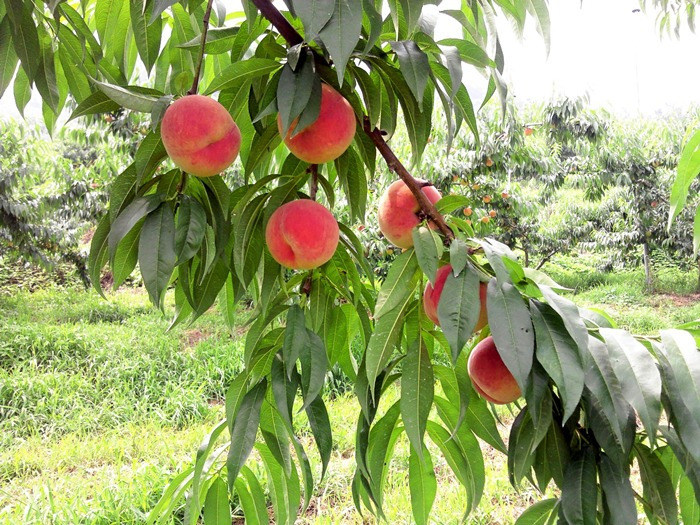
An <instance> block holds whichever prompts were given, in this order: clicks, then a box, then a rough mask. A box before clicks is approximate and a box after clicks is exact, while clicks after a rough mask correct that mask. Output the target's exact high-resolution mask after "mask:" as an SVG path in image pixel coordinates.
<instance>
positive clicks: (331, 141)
mask: <svg viewBox="0 0 700 525" xmlns="http://www.w3.org/2000/svg"><path fill="white" fill-rule="evenodd" d="M297 120H298V119H297ZM297 120H295V121H294V122H292V125H291V127H290V128H289V129H288V130H287V133H286V134H285V133H284V130H283V129H282V118H281V117H280V116H279V115H278V116H277V129H278V130H279V132H280V135H281V136H282V137H283V138H284V143H285V144H286V145H287V147H288V148H289V151H291V152H292V153H293V154H294V156H295V157H297V158H298V159H301V160H303V161H304V162H308V163H309V164H323V163H324V162H330V161H332V160H335V159H337V158H338V157H340V156H341V155H342V154H343V153H345V150H346V149H348V147H349V146H350V143H351V142H352V139H353V138H354V137H355V125H356V124H355V112H354V111H353V109H352V106H351V105H350V103H349V102H348V101H347V100H345V99H344V98H343V96H342V95H341V94H340V93H338V92H337V91H336V90H335V89H333V88H332V87H331V86H329V85H328V84H322V85H321V109H320V111H319V115H318V118H317V119H316V121H315V122H314V123H313V124H311V125H309V126H308V127H306V128H305V129H304V130H302V131H300V132H299V133H297V134H296V135H294V128H295V127H296V123H297Z"/></svg>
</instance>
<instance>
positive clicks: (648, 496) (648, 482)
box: [634, 443, 678, 525]
mask: <svg viewBox="0 0 700 525" xmlns="http://www.w3.org/2000/svg"><path fill="white" fill-rule="evenodd" d="M634 451H635V455H636V456H637V462H638V464H639V474H640V477H641V478H642V487H643V497H644V502H643V506H644V510H645V512H646V513H647V516H648V517H649V518H650V519H653V518H654V517H656V516H658V517H659V518H662V519H663V520H664V522H665V523H667V524H668V525H676V523H678V504H677V502H676V494H675V490H674V488H673V483H671V478H670V476H669V475H668V471H667V470H666V468H665V467H664V464H663V463H662V462H661V460H660V459H659V457H658V456H657V454H656V453H655V452H652V451H651V450H649V447H647V446H645V445H642V444H641V443H636V444H635V445H634Z"/></svg>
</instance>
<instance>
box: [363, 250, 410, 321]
mask: <svg viewBox="0 0 700 525" xmlns="http://www.w3.org/2000/svg"><path fill="white" fill-rule="evenodd" d="M417 272H418V259H417V258H416V254H415V252H414V251H413V250H408V251H406V252H404V253H402V254H401V255H399V256H398V257H397V258H396V259H395V260H394V261H393V262H392V263H391V266H390V267H389V272H388V273H387V276H386V279H385V280H384V283H383V284H382V287H381V288H380V290H379V294H378V295H377V303H376V305H375V307H374V317H375V318H376V319H381V317H382V316H383V315H384V314H386V313H388V312H390V311H392V310H394V309H395V308H396V307H397V306H399V305H400V304H402V303H404V302H405V301H406V299H407V298H408V297H409V296H410V294H412V293H413V292H414V291H415V288H416V286H415V276H416V273H417Z"/></svg>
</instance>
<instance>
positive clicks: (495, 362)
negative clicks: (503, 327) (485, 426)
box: [467, 336, 522, 405]
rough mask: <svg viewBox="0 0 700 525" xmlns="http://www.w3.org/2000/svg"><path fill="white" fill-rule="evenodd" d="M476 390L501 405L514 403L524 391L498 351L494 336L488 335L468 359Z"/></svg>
mask: <svg viewBox="0 0 700 525" xmlns="http://www.w3.org/2000/svg"><path fill="white" fill-rule="evenodd" d="M467 370H468V372H469V377H470V378H471V380H472V385H474V390H476V391H477V393H478V394H480V395H481V397H483V398H484V399H486V400H487V401H491V403H496V404H499V405H505V404H506V403H512V402H513V401H515V400H516V399H518V398H519V397H520V396H521V395H522V393H521V392H520V387H519V386H518V383H516V381H515V378H514V377H513V374H511V373H510V371H509V370H508V368H507V367H506V365H505V364H504V363H503V359H501V356H500V355H499V353H498V349H497V348H496V344H495V343H494V342H493V337H490V336H489V337H487V338H486V339H484V340H483V341H481V342H480V343H479V344H478V345H476V346H475V347H474V349H473V350H472V352H471V354H469V360H468V361H467Z"/></svg>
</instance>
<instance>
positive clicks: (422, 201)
mask: <svg viewBox="0 0 700 525" xmlns="http://www.w3.org/2000/svg"><path fill="white" fill-rule="evenodd" d="M252 2H253V4H254V5H255V6H256V7H257V8H258V10H259V11H260V13H261V14H262V15H263V16H264V17H265V18H267V19H268V20H269V21H270V23H271V24H272V25H273V26H274V27H275V28H276V29H277V30H278V31H279V32H280V35H282V36H283V37H284V39H285V40H286V41H287V43H288V44H289V45H292V46H294V45H297V44H299V43H301V42H303V41H304V39H303V38H302V37H301V35H300V34H299V33H297V31H296V30H295V29H294V28H293V27H292V25H291V24H290V23H289V22H288V21H287V19H286V18H285V17H284V15H282V13H280V12H279V10H278V9H277V8H276V7H275V6H274V5H272V2H270V0H252ZM360 125H361V126H362V129H363V130H364V132H365V133H366V134H367V135H368V136H369V137H370V138H371V139H372V142H373V143H374V146H375V147H376V148H377V151H379V153H380V154H381V156H382V157H384V160H385V161H386V163H387V166H389V169H390V170H392V171H394V172H395V173H396V174H397V175H398V176H399V177H401V180H403V181H404V183H405V184H406V186H408V188H409V189H410V190H411V193H412V194H413V196H414V197H415V198H416V200H417V201H418V204H419V205H420V208H421V211H422V212H423V215H424V216H425V217H426V218H427V219H430V220H431V221H432V222H433V223H434V224H435V225H436V226H437V227H438V228H439V230H440V231H441V232H442V234H443V235H444V236H445V237H446V238H447V239H449V240H452V239H454V232H453V231H452V230H451V229H450V227H449V226H448V225H447V223H446V222H445V219H444V218H443V217H442V215H440V212H438V211H437V208H435V206H434V205H433V203H432V202H430V201H429V200H428V198H427V197H426V196H425V194H424V193H423V191H422V186H421V183H419V182H418V181H417V180H416V179H415V178H413V176H412V175H411V174H410V173H409V172H408V170H407V169H406V167H405V166H404V165H403V164H402V163H401V161H400V160H399V159H398V158H397V157H396V155H395V154H394V152H393V151H392V149H391V148H390V147H389V145H388V144H387V143H386V141H385V140H384V137H383V136H382V132H381V131H380V130H379V129H377V128H376V127H375V128H372V126H371V124H370V123H369V119H368V117H367V116H364V115H363V118H362V121H361V122H360ZM423 186H425V184H423Z"/></svg>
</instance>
